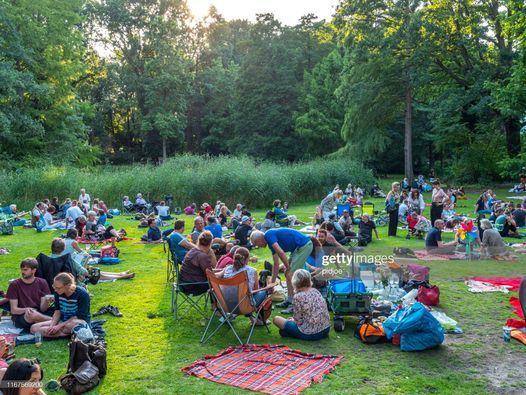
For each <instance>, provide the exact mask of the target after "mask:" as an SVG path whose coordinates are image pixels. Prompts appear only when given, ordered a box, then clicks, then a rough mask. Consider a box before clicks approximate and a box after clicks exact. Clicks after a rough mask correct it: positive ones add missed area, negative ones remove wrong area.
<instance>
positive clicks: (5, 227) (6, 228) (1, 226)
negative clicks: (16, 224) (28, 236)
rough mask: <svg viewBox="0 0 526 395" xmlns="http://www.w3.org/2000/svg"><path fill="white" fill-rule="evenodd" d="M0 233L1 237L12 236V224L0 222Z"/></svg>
mask: <svg viewBox="0 0 526 395" xmlns="http://www.w3.org/2000/svg"><path fill="white" fill-rule="evenodd" d="M0 233H2V234H3V235H12V234H13V224H12V222H11V221H2V222H0Z"/></svg>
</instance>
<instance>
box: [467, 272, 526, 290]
mask: <svg viewBox="0 0 526 395" xmlns="http://www.w3.org/2000/svg"><path fill="white" fill-rule="evenodd" d="M470 279H471V280H475V281H482V282H483V283H489V284H493V285H495V286H496V287H499V286H501V285H507V286H508V289H509V290H510V291H518V290H519V286H520V285H521V278H520V277H482V276H478V277H470Z"/></svg>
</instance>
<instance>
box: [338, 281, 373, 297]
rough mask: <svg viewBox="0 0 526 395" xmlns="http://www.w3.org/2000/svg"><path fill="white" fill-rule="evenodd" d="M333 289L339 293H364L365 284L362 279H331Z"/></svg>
mask: <svg viewBox="0 0 526 395" xmlns="http://www.w3.org/2000/svg"><path fill="white" fill-rule="evenodd" d="M331 290H332V292H334V293H337V294H351V293H353V294H364V293H366V289H365V285H364V284H363V281H362V280H346V279H344V280H331Z"/></svg>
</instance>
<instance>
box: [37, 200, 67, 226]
mask: <svg viewBox="0 0 526 395" xmlns="http://www.w3.org/2000/svg"><path fill="white" fill-rule="evenodd" d="M54 212H55V207H54V206H49V207H48V208H47V210H46V213H45V214H44V221H45V223H46V224H45V225H44V227H43V228H42V230H55V229H66V225H65V224H64V222H62V221H61V220H55V219H53V213H54Z"/></svg>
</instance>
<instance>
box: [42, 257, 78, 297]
mask: <svg viewBox="0 0 526 395" xmlns="http://www.w3.org/2000/svg"><path fill="white" fill-rule="evenodd" d="M36 259H37V262H38V267H37V271H36V273H35V276H36V277H40V278H43V279H44V280H46V281H47V283H48V285H49V289H53V280H54V278H55V276H56V275H57V274H59V273H62V272H67V273H71V274H73V269H72V265H71V260H70V259H71V255H70V254H66V255H62V256H59V257H57V258H51V257H49V256H47V255H45V254H43V253H40V254H38V256H37V258H36Z"/></svg>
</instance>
